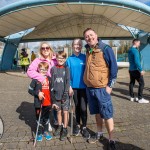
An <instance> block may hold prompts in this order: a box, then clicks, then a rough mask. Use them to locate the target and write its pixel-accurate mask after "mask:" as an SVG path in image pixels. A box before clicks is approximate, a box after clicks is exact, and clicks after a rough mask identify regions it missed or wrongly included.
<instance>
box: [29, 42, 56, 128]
mask: <svg viewBox="0 0 150 150" xmlns="http://www.w3.org/2000/svg"><path fill="white" fill-rule="evenodd" d="M39 55H40V56H39V58H35V59H34V61H33V62H32V63H31V64H30V66H29V68H28V71H27V75H28V76H29V77H30V78H31V79H37V80H38V81H39V82H41V83H44V82H45V81H46V79H45V77H44V76H42V75H41V74H40V73H39V72H38V65H39V63H40V62H43V61H44V62H47V63H48V64H49V68H48V72H47V74H46V75H47V76H49V77H51V68H52V67H53V66H55V65H56V64H57V61H56V57H55V56H54V52H53V49H52V48H51V46H50V45H49V44H48V43H47V42H42V43H41V44H40V48H39ZM56 115H57V114H56V111H53V116H54V118H53V119H54V124H57V116H56ZM50 128H51V127H50Z"/></svg>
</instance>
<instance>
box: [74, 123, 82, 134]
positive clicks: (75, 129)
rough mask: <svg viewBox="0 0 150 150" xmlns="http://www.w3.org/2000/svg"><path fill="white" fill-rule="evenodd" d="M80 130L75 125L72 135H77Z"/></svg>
mask: <svg viewBox="0 0 150 150" xmlns="http://www.w3.org/2000/svg"><path fill="white" fill-rule="evenodd" d="M80 131H81V130H80V127H79V126H78V125H76V126H75V128H73V135H74V136H78V135H79V134H80Z"/></svg>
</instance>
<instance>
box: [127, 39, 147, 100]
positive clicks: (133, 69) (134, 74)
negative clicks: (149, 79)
mask: <svg viewBox="0 0 150 150" xmlns="http://www.w3.org/2000/svg"><path fill="white" fill-rule="evenodd" d="M132 43H133V45H132V47H131V48H130V49H129V51H128V59H129V64H130V65H129V74H130V84H129V93H130V96H131V98H130V101H137V102H138V103H149V101H148V100H145V99H144V98H143V89H144V78H143V75H144V74H145V71H143V69H142V66H141V60H140V53H139V50H138V48H139V47H140V40H138V39H134V40H133V42H132ZM135 80H137V82H138V83H139V89H138V98H135V97H134V92H133V87H134V85H135Z"/></svg>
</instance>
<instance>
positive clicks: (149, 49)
mask: <svg viewBox="0 0 150 150" xmlns="http://www.w3.org/2000/svg"><path fill="white" fill-rule="evenodd" d="M140 50H141V57H142V68H143V70H145V71H150V44H142V45H141V47H140Z"/></svg>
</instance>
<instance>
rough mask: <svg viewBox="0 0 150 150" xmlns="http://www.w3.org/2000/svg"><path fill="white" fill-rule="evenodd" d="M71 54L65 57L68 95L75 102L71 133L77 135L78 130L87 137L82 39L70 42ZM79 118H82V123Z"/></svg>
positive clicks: (88, 135)
mask: <svg viewBox="0 0 150 150" xmlns="http://www.w3.org/2000/svg"><path fill="white" fill-rule="evenodd" d="M72 48H73V54H72V55H71V56H70V57H69V58H68V59H67V61H66V64H67V66H68V67H69V68H70V76H71V78H70V79H71V82H70V90H69V94H70V96H72V95H73V99H74V103H75V114H76V126H75V128H74V130H73V134H74V135H75V136H78V135H79V133H80V131H81V133H82V135H83V137H84V138H86V139H89V138H90V134H89V132H88V130H87V128H86V125H87V97H86V85H85V83H84V81H83V75H84V70H85V61H86V56H85V55H84V54H82V53H81V50H82V41H81V40H80V39H74V40H73V42H72ZM80 120H82V125H81V122H80Z"/></svg>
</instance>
